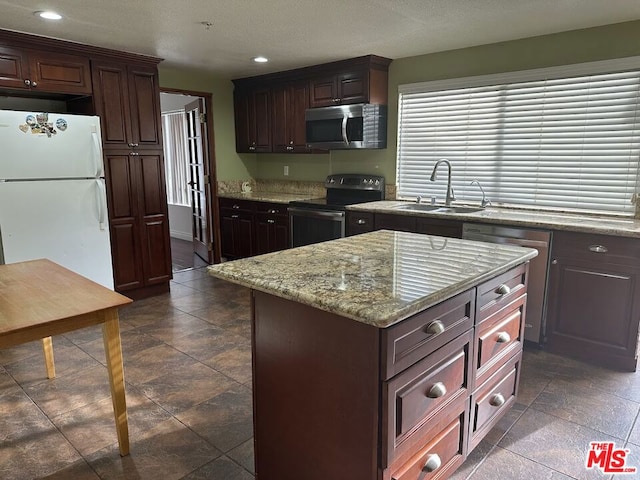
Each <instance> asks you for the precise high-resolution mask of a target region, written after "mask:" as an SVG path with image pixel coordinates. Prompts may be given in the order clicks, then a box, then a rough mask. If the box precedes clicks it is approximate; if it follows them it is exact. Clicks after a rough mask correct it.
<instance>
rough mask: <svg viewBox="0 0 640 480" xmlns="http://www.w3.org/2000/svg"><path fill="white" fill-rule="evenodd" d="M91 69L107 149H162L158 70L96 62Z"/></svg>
mask: <svg viewBox="0 0 640 480" xmlns="http://www.w3.org/2000/svg"><path fill="white" fill-rule="evenodd" d="M92 70H93V86H94V90H95V95H94V101H95V109H96V114H97V115H99V116H100V118H101V119H102V138H103V143H104V146H105V148H124V149H132V148H135V149H148V148H151V149H158V148H162V133H161V132H162V131H161V127H160V103H159V98H160V88H159V85H158V73H157V69H156V68H155V67H146V66H141V65H126V64H122V63H111V62H101V61H94V62H93V63H92Z"/></svg>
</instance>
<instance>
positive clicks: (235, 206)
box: [231, 205, 240, 210]
mask: <svg viewBox="0 0 640 480" xmlns="http://www.w3.org/2000/svg"><path fill="white" fill-rule="evenodd" d="M231 208H235V209H236V210H238V209H239V208H240V205H234V206H233V207H231Z"/></svg>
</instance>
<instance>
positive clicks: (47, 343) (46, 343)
mask: <svg viewBox="0 0 640 480" xmlns="http://www.w3.org/2000/svg"><path fill="white" fill-rule="evenodd" d="M42 351H43V352H44V365H45V367H47V378H55V377H56V364H55V362H54V360H53V342H52V341H51V337H47V338H43V339H42Z"/></svg>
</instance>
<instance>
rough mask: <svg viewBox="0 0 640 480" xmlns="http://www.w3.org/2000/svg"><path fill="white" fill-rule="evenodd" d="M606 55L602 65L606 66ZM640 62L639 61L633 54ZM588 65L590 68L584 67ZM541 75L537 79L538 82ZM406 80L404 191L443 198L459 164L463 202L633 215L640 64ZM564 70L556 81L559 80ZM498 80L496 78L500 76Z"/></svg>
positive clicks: (402, 99) (402, 100)
mask: <svg viewBox="0 0 640 480" xmlns="http://www.w3.org/2000/svg"><path fill="white" fill-rule="evenodd" d="M602 63H603V62H599V64H598V65H599V67H600V68H602ZM636 63H637V60H636ZM582 68H583V69H584V67H582ZM536 75H538V77H539V78H537V79H535V77H536ZM528 76H529V77H534V78H524V79H523V77H527V75H522V72H517V73H516V74H514V75H513V77H514V78H517V81H509V78H508V77H509V75H505V74H502V75H500V76H496V77H499V80H500V83H496V82H495V81H494V82H493V83H492V82H491V80H492V78H491V77H490V76H487V77H472V78H470V81H469V82H468V83H469V86H464V81H463V79H457V80H456V81H455V85H454V86H453V87H450V88H446V84H445V82H432V83H425V84H417V85H410V86H406V87H404V88H403V87H400V94H399V115H398V116H399V118H398V161H397V184H398V185H397V188H398V197H399V198H405V199H407V198H410V199H413V198H415V197H416V196H417V195H422V196H427V197H429V196H436V197H437V198H438V200H439V201H443V200H444V194H445V191H446V181H447V172H446V167H445V166H441V167H440V169H441V170H440V171H439V172H438V180H437V181H436V182H430V181H429V177H430V176H431V172H432V169H433V166H434V164H435V163H436V161H437V160H439V159H440V158H446V159H449V160H450V161H451V164H452V166H453V167H452V170H453V172H452V184H453V187H454V190H455V193H456V197H457V199H458V200H464V201H470V202H478V201H479V200H480V199H481V198H482V195H481V193H480V190H479V188H478V187H477V186H471V185H470V183H471V181H472V180H474V179H477V180H479V181H480V183H481V184H482V186H483V188H484V189H485V192H486V194H487V197H488V198H489V199H490V200H491V201H492V202H493V204H494V205H495V204H509V205H522V206H533V207H536V208H548V209H552V210H565V211H584V212H592V213H602V214H618V215H620V214H622V215H634V214H635V204H634V199H635V195H634V194H635V192H636V189H637V183H638V160H639V158H638V157H639V154H640V65H637V66H636V69H634V70H627V71H618V72H613V73H595V74H586V75H585V74H579V75H569V76H567V72H566V69H564V70H563V69H557V71H554V69H544V70H536V71H532V72H531V74H529V75H528ZM558 76H559V78H558ZM494 80H495V78H494Z"/></svg>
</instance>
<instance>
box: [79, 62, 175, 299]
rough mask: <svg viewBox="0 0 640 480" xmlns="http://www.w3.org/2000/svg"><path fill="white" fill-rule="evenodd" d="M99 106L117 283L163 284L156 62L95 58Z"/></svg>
mask: <svg viewBox="0 0 640 480" xmlns="http://www.w3.org/2000/svg"><path fill="white" fill-rule="evenodd" d="M91 70H92V78H93V88H94V106H95V111H96V114H97V115H99V116H100V119H101V122H102V138H103V145H104V158H105V178H106V181H107V191H108V195H107V202H108V208H109V217H110V226H111V231H110V233H111V249H112V254H113V262H114V283H115V287H116V289H117V290H119V291H127V290H131V289H140V288H146V289H150V290H153V289H154V288H155V289H158V288H162V287H163V286H164V285H165V284H166V283H167V282H168V281H169V280H170V278H171V253H170V242H169V225H168V216H167V202H166V190H165V178H164V163H163V154H162V133H161V127H160V100H159V99H160V95H159V93H160V91H159V87H158V74H157V71H156V68H155V67H145V66H140V65H127V64H122V63H112V62H109V61H104V60H95V61H93V62H92V64H91Z"/></svg>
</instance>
